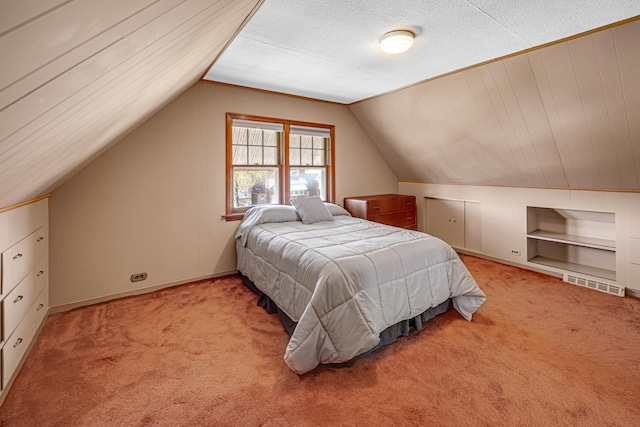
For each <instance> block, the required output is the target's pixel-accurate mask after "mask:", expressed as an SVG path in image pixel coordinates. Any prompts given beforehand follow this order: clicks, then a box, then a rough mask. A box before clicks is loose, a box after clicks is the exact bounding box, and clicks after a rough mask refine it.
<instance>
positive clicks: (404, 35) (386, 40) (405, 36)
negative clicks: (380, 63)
mask: <svg viewBox="0 0 640 427" xmlns="http://www.w3.org/2000/svg"><path fill="white" fill-rule="evenodd" d="M415 36H416V35H415V34H413V33H412V32H411V31H408V30H395V31H389V32H388V33H386V34H384V35H383V36H382V37H380V42H379V43H380V49H382V51H383V52H386V53H391V54H394V55H395V54H397V53H402V52H406V51H407V50H409V49H410V48H411V46H413V39H414V37H415Z"/></svg>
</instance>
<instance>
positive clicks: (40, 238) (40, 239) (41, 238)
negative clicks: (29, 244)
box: [36, 236, 44, 242]
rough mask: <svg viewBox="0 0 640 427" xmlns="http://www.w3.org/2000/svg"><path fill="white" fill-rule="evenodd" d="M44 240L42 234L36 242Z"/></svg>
mask: <svg viewBox="0 0 640 427" xmlns="http://www.w3.org/2000/svg"><path fill="white" fill-rule="evenodd" d="M43 240H44V237H42V236H40V237H38V240H36V242H41V241H43Z"/></svg>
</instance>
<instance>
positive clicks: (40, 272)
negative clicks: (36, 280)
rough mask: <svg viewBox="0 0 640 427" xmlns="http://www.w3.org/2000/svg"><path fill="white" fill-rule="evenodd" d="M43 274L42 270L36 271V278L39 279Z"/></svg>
mask: <svg viewBox="0 0 640 427" xmlns="http://www.w3.org/2000/svg"><path fill="white" fill-rule="evenodd" d="M43 274H44V270H40V271H38V274H36V277H40V276H42V275H43Z"/></svg>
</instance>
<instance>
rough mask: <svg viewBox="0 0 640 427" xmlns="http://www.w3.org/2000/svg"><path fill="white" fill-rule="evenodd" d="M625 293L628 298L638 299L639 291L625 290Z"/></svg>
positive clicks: (639, 296)
mask: <svg viewBox="0 0 640 427" xmlns="http://www.w3.org/2000/svg"><path fill="white" fill-rule="evenodd" d="M625 291H626V292H627V295H630V296H632V297H636V298H640V290H637V289H631V288H626V289H625Z"/></svg>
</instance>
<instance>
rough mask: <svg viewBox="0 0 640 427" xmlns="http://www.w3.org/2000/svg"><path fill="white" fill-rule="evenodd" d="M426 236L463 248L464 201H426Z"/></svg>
mask: <svg viewBox="0 0 640 427" xmlns="http://www.w3.org/2000/svg"><path fill="white" fill-rule="evenodd" d="M427 234H431V235H432V236H435V237H438V238H439V239H442V240H444V241H445V242H447V243H448V244H450V245H451V246H453V247H454V248H464V247H465V246H464V201H462V200H443V199H427Z"/></svg>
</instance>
